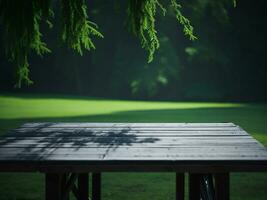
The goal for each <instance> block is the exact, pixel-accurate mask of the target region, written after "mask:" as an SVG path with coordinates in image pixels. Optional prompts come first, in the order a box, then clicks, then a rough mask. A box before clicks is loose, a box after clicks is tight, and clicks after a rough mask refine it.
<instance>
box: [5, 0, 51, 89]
mask: <svg viewBox="0 0 267 200" xmlns="http://www.w3.org/2000/svg"><path fill="white" fill-rule="evenodd" d="M49 15H50V9H49V1H48V0H32V1H24V0H23V1H21V0H16V1H15V0H13V1H10V0H1V1H0V22H1V25H2V26H3V38H4V40H3V42H4V43H5V51H6V54H7V56H8V58H9V59H10V60H11V61H13V62H14V63H15V65H16V66H17V76H18V82H17V86H18V87H20V86H21V84H22V82H23V81H24V82H25V83H26V84H31V83H32V81H31V80H30V79H29V64H28V54H29V52H30V50H33V51H35V52H36V53H37V54H38V55H43V54H45V53H49V52H50V50H49V49H48V48H47V46H46V44H45V43H44V42H43V41H42V40H41V37H42V34H41V33H40V28H39V24H40V21H41V20H42V19H48V18H49Z"/></svg>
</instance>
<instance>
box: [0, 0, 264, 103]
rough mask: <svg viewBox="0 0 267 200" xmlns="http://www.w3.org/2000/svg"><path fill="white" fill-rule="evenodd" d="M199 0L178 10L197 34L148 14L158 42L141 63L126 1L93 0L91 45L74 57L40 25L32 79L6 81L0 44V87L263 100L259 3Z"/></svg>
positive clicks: (10, 73)
mask: <svg viewBox="0 0 267 200" xmlns="http://www.w3.org/2000/svg"><path fill="white" fill-rule="evenodd" d="M203 2H204V1H200V0H190V1H182V3H183V5H184V6H183V12H184V14H185V15H186V16H187V17H188V18H189V19H190V20H191V23H192V25H193V26H194V30H195V34H196V36H197V37H198V40H196V41H194V42H192V41H190V40H188V39H187V38H185V37H184V33H183V30H182V29H181V27H180V26H177V21H176V19H175V17H173V15H175V13H172V12H169V13H168V14H166V16H165V17H163V16H161V15H160V14H159V15H157V16H156V19H157V20H156V26H157V27H158V28H157V29H158V39H159V41H160V44H161V46H160V49H159V50H158V51H157V52H156V53H155V56H154V61H153V62H151V63H149V64H148V63H147V53H146V51H145V50H143V49H142V48H140V42H139V39H138V38H136V37H134V36H133V35H131V34H129V32H128V31H127V29H125V27H124V26H122V24H125V23H126V22H125V19H126V13H125V12H122V11H123V10H124V11H125V9H126V6H127V5H126V4H125V5H124V4H123V3H118V4H116V3H115V4H114V2H113V1H109V2H108V3H107V1H103V0H101V1H93V2H91V5H90V6H91V9H90V12H89V16H90V18H91V19H92V20H93V21H95V22H97V23H98V24H99V30H100V31H101V33H102V34H103V35H104V36H105V38H104V39H103V40H102V39H99V40H95V45H96V47H97V49H96V50H95V51H91V52H86V53H84V56H83V57H80V56H79V55H76V54H75V53H73V52H72V51H71V50H69V49H68V48H66V46H65V45H64V44H63V45H62V44H59V43H58V41H57V39H56V38H57V34H56V33H57V30H52V31H50V30H46V29H47V27H46V26H42V27H41V28H42V29H43V30H44V31H43V32H45V33H47V34H45V35H44V40H45V41H46V42H47V44H48V45H49V46H50V47H51V48H53V54H48V55H46V56H45V57H44V58H43V59H40V58H38V57H36V56H34V55H30V59H29V62H30V66H31V68H30V69H31V71H30V77H31V78H32V80H33V81H34V84H33V85H31V86H30V87H25V86H23V87H22V88H21V89H20V90H18V89H14V87H13V86H14V77H15V75H14V70H12V68H11V67H10V65H11V64H10V63H9V62H7V61H6V59H5V56H4V53H3V52H1V55H0V56H1V57H0V65H1V66H0V71H1V72H0V81H1V86H0V87H1V91H5V92H13V91H19V92H36V93H61V94H79V95H90V96H98V97H112V98H127V99H168V100H218V101H265V100H266V99H267V94H266V91H267V90H266V89H267V84H266V80H267V70H266V59H265V55H266V51H267V50H266V44H267V39H266V35H267V23H266V19H267V12H266V11H267V3H266V2H265V1H264V0H260V1H257V3H253V4H252V3H251V1H248V0H242V1H238V4H237V7H236V8H234V7H233V6H232V5H230V4H228V3H216V2H217V1H205V3H203ZM218 2H219V1H218ZM221 2H224V1H221ZM55 13H56V12H55ZM55 23H59V22H55ZM55 27H56V26H55ZM1 46H2V44H1ZM1 51H3V49H2V48H1Z"/></svg>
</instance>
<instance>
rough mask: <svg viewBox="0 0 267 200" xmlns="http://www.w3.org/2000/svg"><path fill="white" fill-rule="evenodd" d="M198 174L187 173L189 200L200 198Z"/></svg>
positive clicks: (198, 199) (199, 176)
mask: <svg viewBox="0 0 267 200" xmlns="http://www.w3.org/2000/svg"><path fill="white" fill-rule="evenodd" d="M200 178H201V175H200V174H191V173H190V174H189V200H200Z"/></svg>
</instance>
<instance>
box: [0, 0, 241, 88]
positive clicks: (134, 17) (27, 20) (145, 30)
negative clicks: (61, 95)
mask: <svg viewBox="0 0 267 200" xmlns="http://www.w3.org/2000/svg"><path fill="white" fill-rule="evenodd" d="M50 1H51V0H12V1H11V0H0V24H1V26H2V27H3V41H4V42H5V51H6V54H7V57H8V58H9V59H10V60H11V61H12V62H13V63H15V66H16V72H17V76H18V81H17V86H18V87H21V85H22V83H26V84H31V83H32V81H31V80H30V78H29V63H28V55H29V53H30V52H31V51H33V52H35V53H36V54H37V55H39V56H42V55H44V54H45V53H50V52H51V50H50V49H49V48H48V47H47V45H46V43H45V42H44V41H43V40H42V34H41V32H40V23H41V22H42V21H45V22H47V23H48V25H49V26H51V27H52V23H51V19H52V18H53V11H52V7H51V5H50ZM59 1H60V5H61V15H60V16H61V20H60V21H62V29H61V38H62V40H63V42H65V43H67V45H68V46H69V47H70V48H72V49H73V50H75V51H76V52H78V53H79V54H81V55H82V54H83V51H84V50H90V49H95V45H94V43H93V41H92V37H93V36H96V37H100V38H103V35H102V34H101V33H100V32H99V31H98V27H97V25H96V24H95V23H93V22H91V21H89V19H88V14H87V13H88V11H87V6H86V2H87V0H59ZM128 1H129V5H128V8H127V13H128V24H129V29H130V31H131V32H133V33H134V34H135V35H136V36H137V37H139V39H140V41H141V46H142V47H143V48H144V49H145V50H146V51H148V62H151V61H152V60H153V58H154V53H155V51H156V50H157V49H158V48H159V46H160V43H159V40H158V35H157V30H156V25H155V22H156V14H157V11H158V9H159V10H160V12H161V13H162V14H163V15H165V13H166V12H167V10H168V9H166V8H165V7H164V6H163V4H162V3H161V1H162V2H163V1H164V0H128ZM231 1H232V2H234V5H236V0H231ZM165 4H166V1H165V3H164V5H165ZM167 4H168V7H170V8H171V9H173V11H174V13H175V15H176V18H177V21H178V23H179V24H180V25H181V26H182V27H183V32H184V34H185V35H186V36H188V37H189V39H190V40H194V39H196V36H195V35H194V33H193V27H192V26H191V24H190V21H189V20H188V19H187V18H186V17H185V16H184V15H183V14H182V12H181V5H180V4H179V3H177V0H168V1H167Z"/></svg>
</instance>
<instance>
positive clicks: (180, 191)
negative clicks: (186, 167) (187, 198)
mask: <svg viewBox="0 0 267 200" xmlns="http://www.w3.org/2000/svg"><path fill="white" fill-rule="evenodd" d="M184 178H185V176H184V173H176V200H184V184H185V183H184Z"/></svg>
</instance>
